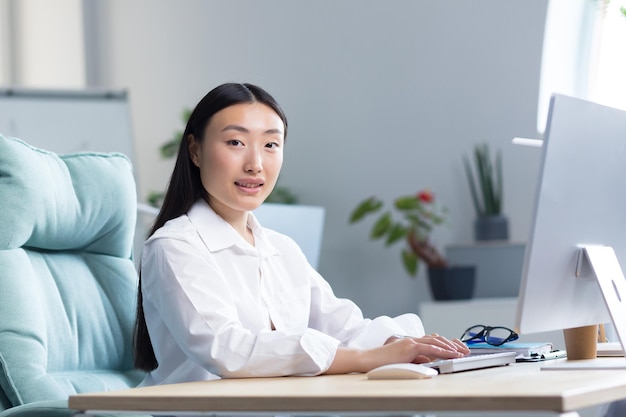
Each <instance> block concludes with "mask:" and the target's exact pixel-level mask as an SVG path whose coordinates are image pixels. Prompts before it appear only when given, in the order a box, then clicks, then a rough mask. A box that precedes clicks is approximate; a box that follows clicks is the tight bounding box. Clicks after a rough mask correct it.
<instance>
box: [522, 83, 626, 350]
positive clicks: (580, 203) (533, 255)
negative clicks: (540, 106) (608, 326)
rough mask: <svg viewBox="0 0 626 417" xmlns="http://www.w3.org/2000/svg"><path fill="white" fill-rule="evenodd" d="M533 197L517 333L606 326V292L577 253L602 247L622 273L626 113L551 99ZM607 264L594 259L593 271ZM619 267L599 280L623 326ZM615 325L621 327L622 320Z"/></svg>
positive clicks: (625, 259)
mask: <svg viewBox="0 0 626 417" xmlns="http://www.w3.org/2000/svg"><path fill="white" fill-rule="evenodd" d="M535 198H536V199H535V209H534V214H533V221H532V223H531V224H532V226H531V227H532V229H531V232H530V235H529V241H528V244H527V246H526V253H525V259H524V267H523V273H522V280H521V284H520V294H519V299H518V309H517V317H516V325H517V328H518V330H519V331H520V332H521V333H523V334H525V333H535V332H543V331H551V330H560V329H569V328H575V327H581V326H588V325H595V324H600V323H609V322H611V321H612V320H611V315H610V314H609V308H608V307H607V300H606V297H605V295H606V294H605V293H603V292H602V291H601V290H600V288H601V287H600V285H599V281H598V279H597V276H596V275H597V273H594V270H593V269H592V268H590V263H589V262H588V261H587V258H586V256H585V252H584V250H582V249H581V248H583V247H585V246H587V245H588V246H590V247H596V246H600V247H607V246H608V247H610V248H612V249H613V251H614V252H615V256H614V257H613V258H615V257H616V260H617V262H616V263H614V264H617V265H618V266H619V265H621V267H622V269H626V112H625V111H621V110H617V109H613V108H610V107H605V106H601V105H599V104H596V103H592V102H589V101H585V100H580V99H575V98H571V97H567V96H563V95H555V96H553V97H552V100H551V103H550V111H549V116H548V126H547V129H546V132H545V134H544V140H543V146H542V163H541V171H540V173H539V180H538V186H537V191H536V197H535ZM611 253H612V252H611ZM605 264H606V263H605V262H604V261H603V260H600V261H597V262H596V263H595V264H593V263H592V264H591V266H596V267H604V266H605ZM617 269H618V271H617V272H616V273H613V272H614V271H611V272H610V273H608V274H606V273H602V274H601V275H602V276H604V278H605V279H606V276H607V275H608V276H609V278H608V281H607V282H608V285H609V286H610V291H611V293H610V294H608V296H609V300H608V302H609V305H610V306H611V310H613V312H614V313H618V314H623V318H622V319H621V320H622V322H623V321H625V320H626V313H624V312H625V311H626V306H624V305H622V303H621V302H622V300H623V301H625V302H626V291H625V292H624V294H620V291H621V290H624V289H625V288H626V283H625V282H624V278H623V275H622V273H621V270H619V269H620V268H617ZM596 272H597V271H596ZM605 283H606V282H605ZM616 324H620V326H622V328H623V326H624V324H625V323H616ZM616 328H617V325H616ZM620 338H621V337H620ZM622 342H623V340H622Z"/></svg>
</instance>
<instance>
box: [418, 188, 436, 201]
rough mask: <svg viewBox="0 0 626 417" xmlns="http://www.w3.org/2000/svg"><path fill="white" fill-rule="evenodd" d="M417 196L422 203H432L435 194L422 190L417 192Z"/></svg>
mask: <svg viewBox="0 0 626 417" xmlns="http://www.w3.org/2000/svg"><path fill="white" fill-rule="evenodd" d="M417 198H419V199H420V200H421V201H422V202H424V203H432V202H433V200H434V199H435V196H434V195H433V193H432V192H431V191H430V190H422V191H420V192H419V193H417Z"/></svg>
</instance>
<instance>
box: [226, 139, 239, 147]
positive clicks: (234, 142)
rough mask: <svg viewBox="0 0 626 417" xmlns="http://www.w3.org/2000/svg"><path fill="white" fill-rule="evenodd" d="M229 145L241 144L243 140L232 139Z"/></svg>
mask: <svg viewBox="0 0 626 417" xmlns="http://www.w3.org/2000/svg"><path fill="white" fill-rule="evenodd" d="M227 143H228V144H229V145H233V146H241V144H242V143H241V141H240V140H238V139H231V140H229V141H228V142H227Z"/></svg>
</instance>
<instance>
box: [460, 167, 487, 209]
mask: <svg viewBox="0 0 626 417" xmlns="http://www.w3.org/2000/svg"><path fill="white" fill-rule="evenodd" d="M463 165H464V166H465V175H466V176H467V182H468V184H469V187H470V193H471V194H472V202H473V203H474V209H476V214H478V215H481V214H482V213H483V208H482V205H481V204H480V199H479V198H478V190H477V188H476V182H475V181H474V173H473V172H472V167H471V165H470V162H469V159H468V158H467V157H466V156H463Z"/></svg>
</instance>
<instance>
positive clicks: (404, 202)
mask: <svg viewBox="0 0 626 417" xmlns="http://www.w3.org/2000/svg"><path fill="white" fill-rule="evenodd" d="M394 205H395V207H396V208H397V209H398V210H415V209H416V208H418V207H419V206H420V202H419V200H418V199H417V197H416V196H413V195H407V196H404V197H398V198H397V199H396V201H395V202H394Z"/></svg>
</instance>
